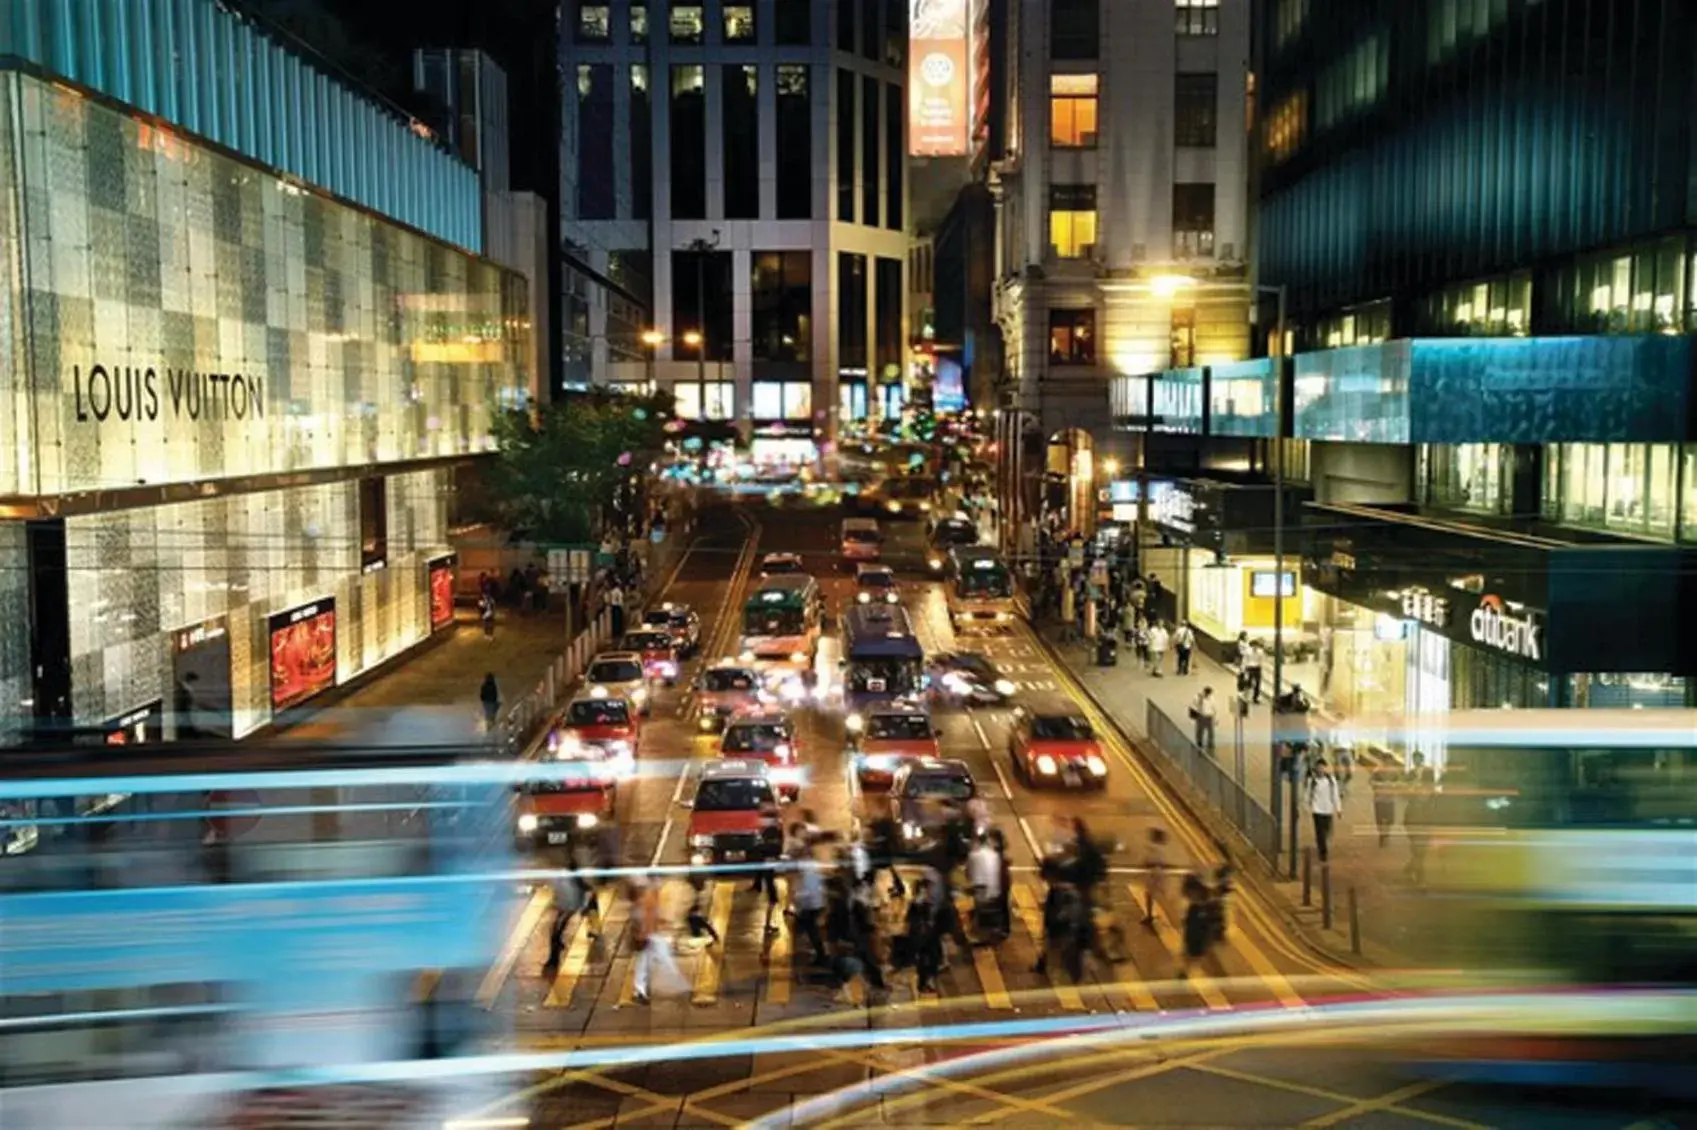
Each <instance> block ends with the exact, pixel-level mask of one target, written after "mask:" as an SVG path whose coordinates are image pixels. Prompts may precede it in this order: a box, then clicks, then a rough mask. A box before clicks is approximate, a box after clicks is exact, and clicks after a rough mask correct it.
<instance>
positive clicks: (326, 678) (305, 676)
mask: <svg viewBox="0 0 1697 1130" xmlns="http://www.w3.org/2000/svg"><path fill="white" fill-rule="evenodd" d="M270 628H271V706H272V708H273V709H275V710H287V709H288V708H289V707H291V706H295V705H297V704H299V703H302V702H305V701H306V700H307V699H309V698H311V697H312V696H313V695H315V694H318V693H319V692H321V691H325V690H328V689H329V688H331V687H333V686H335V685H336V601H335V598H334V597H325V598H324V599H322V600H315V601H313V602H312V603H311V604H303V605H301V606H300V607H299V608H291V609H290V610H289V611H287V612H279V613H277V614H276V615H275V616H272V617H271V619H270Z"/></svg>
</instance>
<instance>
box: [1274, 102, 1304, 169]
mask: <svg viewBox="0 0 1697 1130" xmlns="http://www.w3.org/2000/svg"><path fill="white" fill-rule="evenodd" d="M1307 133H1308V92H1307V91H1305V90H1299V91H1297V92H1296V93H1295V94H1292V95H1291V96H1290V97H1289V98H1286V99H1285V100H1284V101H1283V102H1280V103H1279V104H1278V105H1277V106H1275V107H1273V111H1272V113H1270V114H1268V115H1267V155H1268V156H1269V157H1271V158H1272V159H1273V160H1275V161H1283V160H1284V159H1285V158H1286V157H1289V156H1290V155H1291V154H1293V153H1295V152H1296V151H1297V150H1298V149H1300V148H1302V142H1303V140H1304V138H1305V137H1306V136H1307Z"/></svg>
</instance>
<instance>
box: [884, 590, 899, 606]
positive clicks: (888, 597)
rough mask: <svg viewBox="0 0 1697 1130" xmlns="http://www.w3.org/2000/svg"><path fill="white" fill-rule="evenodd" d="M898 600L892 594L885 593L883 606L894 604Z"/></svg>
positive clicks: (897, 597)
mask: <svg viewBox="0 0 1697 1130" xmlns="http://www.w3.org/2000/svg"><path fill="white" fill-rule="evenodd" d="M900 599H901V598H900V597H899V596H897V595H896V594H895V593H893V592H887V593H885V594H884V603H885V604H894V603H896V602H897V601H898V600H900Z"/></svg>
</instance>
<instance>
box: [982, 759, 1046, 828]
mask: <svg viewBox="0 0 1697 1130" xmlns="http://www.w3.org/2000/svg"><path fill="white" fill-rule="evenodd" d="M990 768H992V769H994V770H995V771H996V780H998V781H1000V782H1001V783H1002V799H1003V800H1010V801H1011V800H1013V789H1011V788H1009V787H1008V775H1007V774H1006V773H1004V772H1002V763H1001V761H1000V760H998V759H996V758H994V757H992V758H991V759H990ZM1033 850H1035V849H1033Z"/></svg>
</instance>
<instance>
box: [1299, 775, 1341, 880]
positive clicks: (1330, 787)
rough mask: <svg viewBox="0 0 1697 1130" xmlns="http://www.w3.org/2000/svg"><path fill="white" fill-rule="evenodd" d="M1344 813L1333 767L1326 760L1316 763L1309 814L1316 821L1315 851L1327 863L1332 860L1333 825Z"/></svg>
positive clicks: (1311, 779)
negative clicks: (1333, 774)
mask: <svg viewBox="0 0 1697 1130" xmlns="http://www.w3.org/2000/svg"><path fill="white" fill-rule="evenodd" d="M1342 812H1343V794H1342V793H1341V792H1340V791H1339V789H1338V780H1337V778H1336V777H1334V776H1332V767H1331V766H1330V765H1328V764H1326V759H1325V758H1323V757H1322V758H1320V759H1319V760H1317V761H1315V762H1314V775H1313V776H1312V777H1310V778H1309V780H1308V813H1309V815H1310V816H1312V817H1313V819H1314V851H1315V853H1316V854H1317V855H1319V857H1320V862H1321V863H1325V862H1326V861H1327V860H1328V859H1329V858H1330V849H1331V843H1332V823H1333V821H1335V820H1336V819H1337V817H1338V815H1339V814H1340V813H1342Z"/></svg>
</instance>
